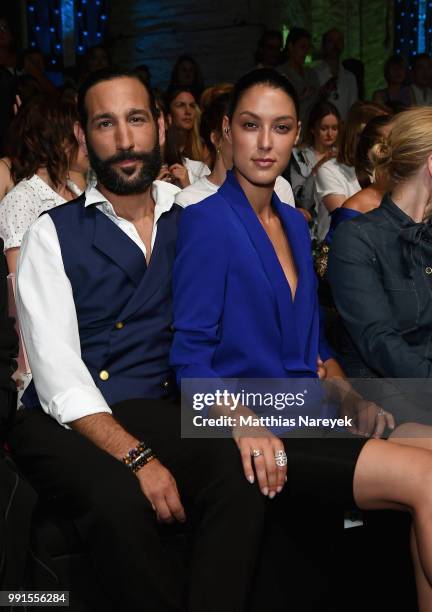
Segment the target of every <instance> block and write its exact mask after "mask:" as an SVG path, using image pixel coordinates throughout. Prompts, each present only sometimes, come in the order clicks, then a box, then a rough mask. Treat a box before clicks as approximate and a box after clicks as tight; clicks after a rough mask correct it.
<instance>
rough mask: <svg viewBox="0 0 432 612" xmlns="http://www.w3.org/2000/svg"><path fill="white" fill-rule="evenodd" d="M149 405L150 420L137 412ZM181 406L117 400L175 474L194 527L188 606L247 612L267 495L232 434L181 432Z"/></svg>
mask: <svg viewBox="0 0 432 612" xmlns="http://www.w3.org/2000/svg"><path fill="white" fill-rule="evenodd" d="M148 405H152V410H151V414H152V416H151V422H150V419H149V418H147V419H145V421H142V420H141V419H140V417H139V415H140V414H142V413H143V411H144V410H148V407H147V406H148ZM180 410H181V409H180V406H176V405H173V404H170V403H168V402H153V403H150V402H148V403H147V402H146V406H144V405H143V404H142V402H138V401H137V402H135V401H131V402H123V403H121V404H118V405H116V406H114V407H113V412H114V415H115V416H116V417H117V419H118V420H120V422H121V423H122V424H123V425H124V426H125V428H126V429H128V430H129V431H131V433H133V434H134V435H135V436H136V437H138V438H139V439H143V440H144V441H145V442H147V443H148V444H149V445H150V446H151V447H152V448H153V450H154V451H155V452H156V454H157V456H158V458H159V459H160V461H161V462H162V463H163V464H164V465H165V466H166V467H167V468H168V469H169V470H170V471H171V473H172V474H173V476H174V478H175V479H176V482H177V486H178V488H179V491H180V497H181V499H182V502H183V504H184V505H185V509H186V515H187V520H188V522H190V523H192V526H193V528H194V548H193V557H192V567H191V575H190V588H189V605H188V610H189V612H204V611H205V612H220V611H221V610H223V612H242V611H243V610H245V605H246V604H245V602H246V598H247V595H248V592H249V590H250V588H251V581H252V575H253V571H254V568H255V562H256V559H257V555H258V551H259V548H260V544H261V534H262V530H263V522H264V514H265V509H266V504H267V502H268V500H267V498H265V497H264V496H263V495H262V494H261V492H260V490H259V488H258V486H257V484H254V485H251V484H250V483H249V482H248V481H247V480H246V478H245V476H244V473H243V468H242V463H241V459H240V453H239V451H238V449H237V446H236V445H235V443H234V441H233V440H232V439H226V440H225V439H218V440H212V439H181V438H180ZM137 423H141V426H139V425H137ZM270 503H271V502H270Z"/></svg>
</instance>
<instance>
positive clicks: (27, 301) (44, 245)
mask: <svg viewBox="0 0 432 612" xmlns="http://www.w3.org/2000/svg"><path fill="white" fill-rule="evenodd" d="M178 191H179V189H178V187H175V186H174V185H171V184H170V183H165V182H162V181H155V182H154V183H153V189H152V194H153V198H154V200H155V211H154V225H153V233H152V240H151V245H152V248H153V246H154V243H155V239H156V233H157V223H158V220H159V218H160V217H161V215H162V214H163V213H164V212H166V211H168V210H170V209H171V207H172V205H173V203H174V197H175V195H176V193H177V192H178ZM85 206H97V207H98V209H99V210H101V212H103V213H104V214H106V215H107V216H108V218H109V219H111V221H112V222H113V223H115V224H116V225H117V226H118V227H119V228H120V229H121V230H122V231H124V232H125V233H126V234H127V235H128V236H129V237H130V238H131V240H133V241H134V242H135V244H137V245H138V246H139V248H140V249H141V250H142V252H143V257H145V256H146V248H145V245H144V243H143V241H142V240H141V238H140V237H139V235H138V233H137V231H136V229H135V226H134V225H133V223H131V222H129V221H127V220H126V219H123V218H121V217H119V216H118V215H116V213H115V211H114V209H113V207H112V205H111V204H110V202H108V201H107V200H106V199H105V198H104V196H103V195H102V194H101V193H100V192H99V191H98V190H97V189H96V188H95V187H91V188H90V189H88V190H87V191H86V202H85ZM77 240H79V237H77ZM17 309H18V315H19V320H20V326H21V330H22V334H23V338H24V344H25V346H26V349H27V355H28V359H29V362H30V367H31V369H32V373H33V379H34V382H35V386H36V390H37V393H38V396H39V400H40V403H41V406H42V408H43V410H44V411H45V412H46V413H47V414H49V415H51V416H52V417H54V418H55V419H56V420H57V421H58V423H60V424H61V425H64V426H66V427H67V423H70V422H71V421H74V420H76V419H79V418H82V417H85V416H88V415H91V414H96V413H99V412H107V413H111V410H110V408H109V406H108V404H107V403H106V401H105V399H104V397H103V395H102V393H101V392H100V391H99V389H98V388H97V386H96V385H95V383H94V381H93V378H92V377H91V375H90V372H89V371H88V369H87V367H86V365H85V364H84V362H83V360H82V359H81V345H80V337H79V330H78V321H77V315H76V309H75V303H74V299H73V294H72V287H71V284H70V281H69V279H68V277H67V275H66V273H65V270H64V266H63V260H62V256H61V250H60V244H59V241H58V238H57V232H56V229H55V225H54V223H53V221H52V219H51V217H50V216H49V215H43V216H42V217H40V218H39V219H38V220H37V221H36V222H35V223H33V225H32V226H31V227H30V229H29V230H28V231H27V233H26V234H25V236H24V239H23V242H22V246H21V252H20V256H19V261H18V271H17Z"/></svg>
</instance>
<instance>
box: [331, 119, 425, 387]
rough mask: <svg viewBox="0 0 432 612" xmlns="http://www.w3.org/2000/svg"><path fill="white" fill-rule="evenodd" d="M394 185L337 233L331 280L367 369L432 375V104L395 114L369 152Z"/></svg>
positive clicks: (391, 375) (405, 375)
mask: <svg viewBox="0 0 432 612" xmlns="http://www.w3.org/2000/svg"><path fill="white" fill-rule="evenodd" d="M370 155H371V157H372V160H373V161H374V164H375V175H376V177H377V179H379V180H382V179H386V180H388V181H389V183H390V184H391V185H392V188H391V191H390V193H387V194H386V195H385V196H384V198H383V200H382V202H381V206H380V207H379V208H376V209H375V210H372V211H370V212H368V213H366V214H365V215H360V216H358V217H356V218H355V219H352V220H351V221H346V222H345V223H344V224H343V228H342V229H340V228H338V229H337V230H336V232H335V234H334V237H333V241H332V247H331V250H330V256H329V269H328V278H329V281H330V284H331V287H332V293H333V297H334V300H335V303H336V307H337V309H338V312H339V314H340V315H341V316H342V318H343V320H344V323H345V326H346V328H347V330H348V332H349V334H350V336H351V337H352V339H353V340H354V342H355V344H356V346H357V348H358V350H359V351H360V353H361V355H362V357H363V359H364V361H365V362H366V364H367V365H368V367H369V368H370V369H371V370H373V371H374V372H376V373H377V374H378V375H379V376H384V377H389V378H431V377H432V353H431V350H430V347H431V345H432V292H431V288H432V225H431V221H430V220H429V221H425V216H426V210H427V206H428V203H429V202H430V201H431V198H432V109H431V108H427V107H422V108H418V109H412V110H408V111H405V112H403V113H400V114H399V115H397V116H396V118H395V120H394V123H393V127H392V130H391V133H390V135H389V137H388V141H387V143H379V144H377V145H375V147H374V148H373V149H372V152H371V154H370Z"/></svg>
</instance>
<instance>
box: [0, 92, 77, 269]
mask: <svg viewBox="0 0 432 612" xmlns="http://www.w3.org/2000/svg"><path fill="white" fill-rule="evenodd" d="M76 119H77V112H76V106H75V105H60V104H58V103H57V102H56V101H52V100H49V99H47V98H45V97H41V98H39V99H38V100H31V101H30V102H28V104H27V105H25V106H23V107H22V108H21V109H20V112H19V116H18V117H17V120H16V121H15V123H14V127H15V130H14V133H13V138H14V141H15V142H14V143H13V145H12V148H11V158H10V159H11V162H12V165H11V177H12V180H13V182H14V183H15V187H14V188H13V189H11V191H9V193H8V194H7V195H6V196H5V197H4V198H3V200H2V203H1V205H0V236H1V237H2V238H3V240H4V248H5V252H6V258H7V261H8V268H9V272H15V270H16V260H17V257H18V253H19V248H20V246H21V242H22V238H23V236H24V234H25V232H26V230H27V229H28V227H29V226H30V225H31V224H32V223H33V221H35V220H36V219H37V218H38V216H39V215H40V214H41V213H43V212H44V211H46V210H48V209H50V208H53V207H54V206H58V205H59V204H63V203H64V202H66V201H67V200H72V199H73V198H75V197H76V196H77V195H79V194H80V193H81V191H82V190H83V189H84V187H85V174H86V171H87V168H88V161H87V158H86V157H84V156H83V155H82V153H81V151H80V150H79V148H78V143H77V141H76V138H75V135H74V124H75V121H76ZM11 138H12V135H11ZM12 151H13V152H12Z"/></svg>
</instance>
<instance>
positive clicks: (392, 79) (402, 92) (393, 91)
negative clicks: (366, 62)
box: [372, 55, 412, 108]
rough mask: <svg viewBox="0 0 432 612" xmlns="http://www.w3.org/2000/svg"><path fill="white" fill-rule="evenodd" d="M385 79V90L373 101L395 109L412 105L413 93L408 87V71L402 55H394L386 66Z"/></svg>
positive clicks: (378, 92)
mask: <svg viewBox="0 0 432 612" xmlns="http://www.w3.org/2000/svg"><path fill="white" fill-rule="evenodd" d="M384 78H385V80H386V81H387V87H386V88H385V89H378V90H377V91H376V92H375V93H374V95H373V97H372V100H373V101H374V102H378V103H379V104H384V105H386V106H389V107H391V108H393V106H394V104H397V105H398V106H399V107H402V108H403V107H408V106H411V104H412V99H411V92H410V89H409V87H407V86H406V84H405V83H406V78H407V70H406V65H405V60H404V58H403V57H402V56H401V55H392V56H391V57H389V58H388V60H387V61H386V63H385V64H384Z"/></svg>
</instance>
